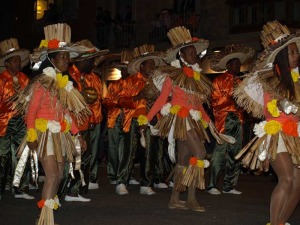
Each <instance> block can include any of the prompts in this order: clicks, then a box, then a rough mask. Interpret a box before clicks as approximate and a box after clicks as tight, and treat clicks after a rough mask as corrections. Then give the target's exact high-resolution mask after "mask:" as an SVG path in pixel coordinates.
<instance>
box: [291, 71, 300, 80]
mask: <svg viewBox="0 0 300 225" xmlns="http://www.w3.org/2000/svg"><path fill="white" fill-rule="evenodd" d="M291 75H292V79H293V81H294V82H295V83H296V82H297V81H298V80H299V72H298V71H294V70H291Z"/></svg>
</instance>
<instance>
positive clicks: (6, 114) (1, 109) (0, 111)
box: [0, 70, 29, 137]
mask: <svg viewBox="0 0 300 225" xmlns="http://www.w3.org/2000/svg"><path fill="white" fill-rule="evenodd" d="M16 77H17V78H18V83H19V85H20V88H21V89H24V88H25V87H26V85H27V84H28V82H29V78H28V77H27V75H25V74H24V73H22V72H19V73H18V74H17V75H16ZM14 94H16V92H15V89H14V87H13V78H12V76H11V75H10V74H9V72H8V71H7V70H5V71H4V72H2V73H1V74H0V137H2V136H4V135H5V133H6V128H7V125H8V121H9V120H10V119H11V118H12V117H13V116H15V114H16V112H15V111H13V110H11V109H10V104H9V103H7V102H6V101H7V100H8V99H9V98H10V97H12V96H13V95H14Z"/></svg>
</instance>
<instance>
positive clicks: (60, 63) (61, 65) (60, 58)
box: [50, 52, 70, 73]
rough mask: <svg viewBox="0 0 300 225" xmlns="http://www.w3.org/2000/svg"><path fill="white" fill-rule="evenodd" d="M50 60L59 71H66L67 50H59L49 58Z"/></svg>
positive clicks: (68, 58) (68, 59)
mask: <svg viewBox="0 0 300 225" xmlns="http://www.w3.org/2000/svg"><path fill="white" fill-rule="evenodd" d="M50 61H51V62H52V63H53V64H54V65H55V67H56V68H57V69H58V70H59V71H60V72H62V73H63V72H66V71H68V68H69V63H70V54H69V52H59V53H58V54H57V55H55V57H54V58H50Z"/></svg>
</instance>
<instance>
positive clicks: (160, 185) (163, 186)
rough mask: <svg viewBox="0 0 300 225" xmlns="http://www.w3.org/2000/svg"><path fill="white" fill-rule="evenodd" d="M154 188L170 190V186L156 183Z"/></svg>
mask: <svg viewBox="0 0 300 225" xmlns="http://www.w3.org/2000/svg"><path fill="white" fill-rule="evenodd" d="M154 187H155V188H168V185H166V184H165V183H158V184H156V183H154Z"/></svg>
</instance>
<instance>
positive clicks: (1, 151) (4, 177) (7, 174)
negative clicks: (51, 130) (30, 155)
mask: <svg viewBox="0 0 300 225" xmlns="http://www.w3.org/2000/svg"><path fill="white" fill-rule="evenodd" d="M25 134H26V126H25V124H24V120H23V118H22V117H21V116H15V117H12V118H11V119H10V120H9V122H8V125H7V129H6V134H5V135H4V136H2V137H0V192H1V194H2V193H3V192H4V190H5V185H6V183H10V184H11V183H12V179H13V174H14V171H15V168H16V165H17V158H16V153H17V150H18V147H19V145H20V143H21V141H22V140H23V138H24V136H25ZM28 182H29V166H28V165H27V166H26V168H25V171H24V175H23V178H22V180H21V185H20V187H19V189H23V188H24V187H25V186H28Z"/></svg>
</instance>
